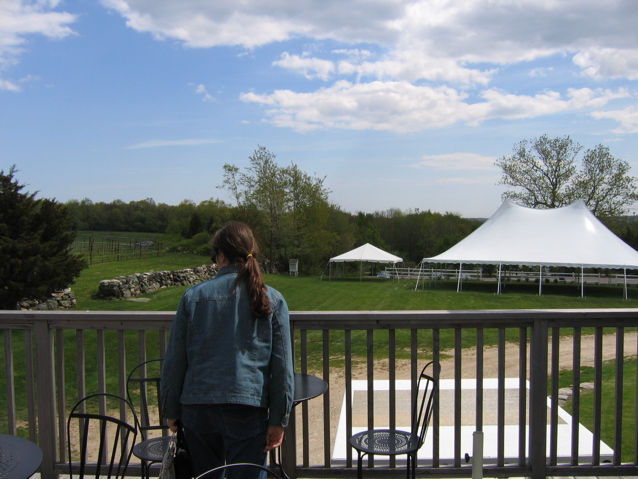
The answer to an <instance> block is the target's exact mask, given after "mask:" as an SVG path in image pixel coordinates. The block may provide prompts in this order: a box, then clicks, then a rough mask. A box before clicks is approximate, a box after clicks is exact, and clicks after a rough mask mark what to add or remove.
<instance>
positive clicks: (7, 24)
mask: <svg viewBox="0 0 638 479" xmlns="http://www.w3.org/2000/svg"><path fill="white" fill-rule="evenodd" d="M59 3H60V2H59V0H38V1H27V0H2V1H0V67H3V66H4V67H7V66H9V65H11V64H13V63H15V62H17V59H18V56H19V55H20V54H21V53H22V51H23V45H24V43H25V42H26V41H27V38H28V37H29V36H30V35H44V36H46V37H48V38H51V39H61V38H65V37H67V36H69V35H72V34H73V30H71V28H70V26H69V25H70V24H72V23H73V22H75V20H76V16H75V15H72V14H70V13H65V12H57V11H54V9H55V8H56V7H57V6H58V4H59Z"/></svg>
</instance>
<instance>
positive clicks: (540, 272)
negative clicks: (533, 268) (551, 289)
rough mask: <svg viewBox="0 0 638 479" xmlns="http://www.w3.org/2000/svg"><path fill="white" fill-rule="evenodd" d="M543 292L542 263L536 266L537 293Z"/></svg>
mask: <svg viewBox="0 0 638 479" xmlns="http://www.w3.org/2000/svg"><path fill="white" fill-rule="evenodd" d="M542 294H543V265H542V264H541V265H540V267H539V268H538V295H539V296H542Z"/></svg>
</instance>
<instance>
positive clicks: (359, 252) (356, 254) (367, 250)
mask: <svg viewBox="0 0 638 479" xmlns="http://www.w3.org/2000/svg"><path fill="white" fill-rule="evenodd" d="M356 261H359V262H360V263H361V270H360V271H361V272H360V275H363V263H387V264H393V265H396V264H397V263H401V262H403V258H400V257H398V256H395V255H393V254H390V253H387V252H385V251H383V250H382V249H379V248H377V247H376V246H373V245H371V244H370V243H366V244H364V245H362V246H359V247H358V248H355V249H353V250H351V251H348V252H347V253H343V254H340V255H339V256H335V257H334V258H330V261H329V262H328V264H329V266H330V272H329V276H330V277H331V276H332V263H352V262H356Z"/></svg>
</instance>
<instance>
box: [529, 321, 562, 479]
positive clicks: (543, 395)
mask: <svg viewBox="0 0 638 479" xmlns="http://www.w3.org/2000/svg"><path fill="white" fill-rule="evenodd" d="M548 330H549V328H548V320H547V319H535V320H534V322H533V325H532V345H531V348H530V394H529V395H530V404H529V416H530V418H529V427H530V431H529V449H530V452H529V459H530V466H531V469H532V475H531V478H532V479H545V476H546V472H547V453H546V450H547V365H548V359H547V355H548V352H549V350H548ZM553 360H557V359H556V358H553Z"/></svg>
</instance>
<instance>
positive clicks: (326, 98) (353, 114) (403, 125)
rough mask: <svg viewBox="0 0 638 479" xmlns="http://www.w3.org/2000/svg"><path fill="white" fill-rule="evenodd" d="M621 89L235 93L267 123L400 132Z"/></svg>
mask: <svg viewBox="0 0 638 479" xmlns="http://www.w3.org/2000/svg"><path fill="white" fill-rule="evenodd" d="M626 95H627V93H626V92H625V91H622V90H619V91H617V92H612V91H608V90H600V91H594V90H591V89H588V88H583V89H578V90H577V89H573V90H570V91H569V93H568V97H567V98H566V99H563V98H562V97H561V95H560V93H558V92H554V91H547V92H543V93H539V94H537V95H534V96H529V95H514V94H511V93H507V92H503V91H499V90H496V89H489V90H485V91H483V92H482V93H480V98H482V100H483V101H479V102H476V103H470V102H469V101H468V99H469V95H468V94H467V93H466V92H463V91H461V90H456V89H453V88H450V87H446V86H440V87H430V86H426V85H424V86H416V85H414V84H411V83H409V82H379V81H376V82H370V83H360V84H353V83H350V82H347V81H343V80H342V81H339V82H337V83H335V84H334V85H333V86H331V87H329V88H322V89H320V90H317V91H315V92H311V93H296V92H293V91H290V90H278V91H275V92H274V93H272V94H256V93H252V92H251V93H244V94H242V95H241V97H240V98H241V99H242V100H243V101H245V102H249V103H258V104H262V105H264V106H265V107H266V108H267V114H268V115H269V117H270V119H271V121H272V123H273V124H275V125H277V126H281V127H287V128H293V129H295V130H297V131H310V130H316V129H328V128H341V129H350V130H367V129H369V130H386V131H394V132H400V133H406V132H414V131H422V130H425V129H429V128H440V127H444V126H448V125H452V124H454V123H457V122H465V123H467V124H468V125H471V126H478V125H480V124H481V123H482V122H484V121H486V120H489V119H495V118H499V119H510V120H511V119H521V118H534V117H538V116H542V115H551V114H556V113H559V112H564V111H575V110H580V109H584V108H590V107H600V106H602V105H604V104H606V103H607V102H608V101H610V100H611V99H615V98H619V97H624V96H626Z"/></svg>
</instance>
